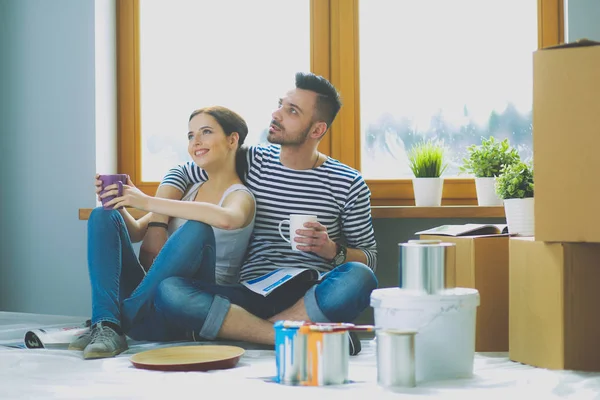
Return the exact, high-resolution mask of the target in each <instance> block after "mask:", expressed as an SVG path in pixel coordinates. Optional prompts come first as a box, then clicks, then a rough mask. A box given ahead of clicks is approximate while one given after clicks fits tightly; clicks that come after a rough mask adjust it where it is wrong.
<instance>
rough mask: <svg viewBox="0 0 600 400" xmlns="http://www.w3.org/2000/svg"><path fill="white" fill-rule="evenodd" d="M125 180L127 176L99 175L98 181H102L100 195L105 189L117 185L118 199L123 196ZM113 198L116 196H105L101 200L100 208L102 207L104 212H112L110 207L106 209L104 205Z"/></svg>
mask: <svg viewBox="0 0 600 400" xmlns="http://www.w3.org/2000/svg"><path fill="white" fill-rule="evenodd" d="M127 178H128V176H127V174H111V175H100V176H99V177H98V179H100V180H101V181H102V191H101V192H100V194H102V193H104V188H105V187H107V186H109V185H113V184H115V183H116V184H118V185H119V195H118V197H121V196H123V184H127ZM115 197H117V196H106V197H105V198H103V199H102V207H104V209H105V210H112V209H113V208H112V206H108V207H106V206H105V205H104V204H106V203H108V202H109V201H111V200H112V199H114V198H115Z"/></svg>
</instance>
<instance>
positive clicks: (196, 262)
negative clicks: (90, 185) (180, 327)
mask: <svg viewBox="0 0 600 400" xmlns="http://www.w3.org/2000/svg"><path fill="white" fill-rule="evenodd" d="M88 268H89V274H90V282H91V288H92V323H93V324H95V323H97V322H100V321H110V322H113V323H115V324H118V325H120V326H121V327H122V329H123V330H124V331H125V333H127V334H128V335H129V336H131V337H133V338H135V339H138V340H178V339H181V337H179V333H178V332H177V331H172V330H171V329H169V326H168V325H166V321H165V320H164V318H163V317H162V316H161V315H158V314H157V313H156V312H155V310H154V296H155V295H156V290H157V287H158V286H159V284H160V283H161V282H162V281H163V280H165V279H166V278H169V277H181V278H189V279H192V278H193V279H197V280H200V281H202V282H206V283H207V284H215V237H214V232H213V230H212V227H210V226H209V225H206V224H204V223H202V222H197V221H188V222H186V223H185V224H183V225H182V226H181V227H180V228H179V229H177V230H176V231H175V232H174V233H173V235H171V237H169V239H168V240H167V242H166V243H165V245H164V246H163V248H162V249H161V251H160V253H159V254H158V256H157V257H156V259H155V260H154V263H153V264H152V266H151V268H150V269H149V271H148V273H145V272H144V269H143V268H142V266H141V264H140V262H139V260H138V258H137V256H136V254H135V252H134V250H133V247H132V245H131V239H130V237H129V233H128V232H127V227H126V225H125V221H124V220H123V217H122V216H121V214H120V213H119V212H118V211H116V210H104V209H103V208H102V207H98V208H95V209H94V210H92V213H91V215H90V218H89V220H88Z"/></svg>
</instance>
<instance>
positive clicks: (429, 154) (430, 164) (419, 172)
mask: <svg viewBox="0 0 600 400" xmlns="http://www.w3.org/2000/svg"><path fill="white" fill-rule="evenodd" d="M444 153H445V148H444V146H443V145H442V144H441V143H439V142H434V141H432V140H431V139H430V140H427V141H426V142H425V141H423V142H420V143H417V144H415V145H413V146H412V147H411V148H410V150H409V151H408V160H409V163H410V169H411V170H412V172H413V174H414V175H415V178H439V177H440V175H442V174H443V173H444V171H445V170H446V168H447V167H448V164H447V163H444Z"/></svg>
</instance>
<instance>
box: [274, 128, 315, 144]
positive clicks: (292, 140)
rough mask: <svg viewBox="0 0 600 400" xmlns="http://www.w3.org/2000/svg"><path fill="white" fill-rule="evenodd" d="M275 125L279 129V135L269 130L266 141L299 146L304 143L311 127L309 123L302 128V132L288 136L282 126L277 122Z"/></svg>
mask: <svg viewBox="0 0 600 400" xmlns="http://www.w3.org/2000/svg"><path fill="white" fill-rule="evenodd" d="M275 126H277V127H278V128H279V129H281V130H280V131H279V133H280V134H281V135H280V136H279V137H277V136H276V134H275V133H271V132H269V134H268V135H267V141H268V142H269V143H272V144H279V145H285V146H299V145H301V144H304V142H306V138H307V137H308V134H309V132H310V128H311V126H310V125H309V126H308V127H307V128H306V130H304V132H302V133H300V134H299V135H296V136H294V137H288V136H286V135H285V128H283V127H282V126H281V125H279V124H276V125H275Z"/></svg>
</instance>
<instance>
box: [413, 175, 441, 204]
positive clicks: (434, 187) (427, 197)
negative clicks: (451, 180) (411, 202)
mask: <svg viewBox="0 0 600 400" xmlns="http://www.w3.org/2000/svg"><path fill="white" fill-rule="evenodd" d="M412 182H413V190H414V193H415V205H416V206H417V207H439V206H441V205H442V189H443V187H444V178H413V180H412Z"/></svg>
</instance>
